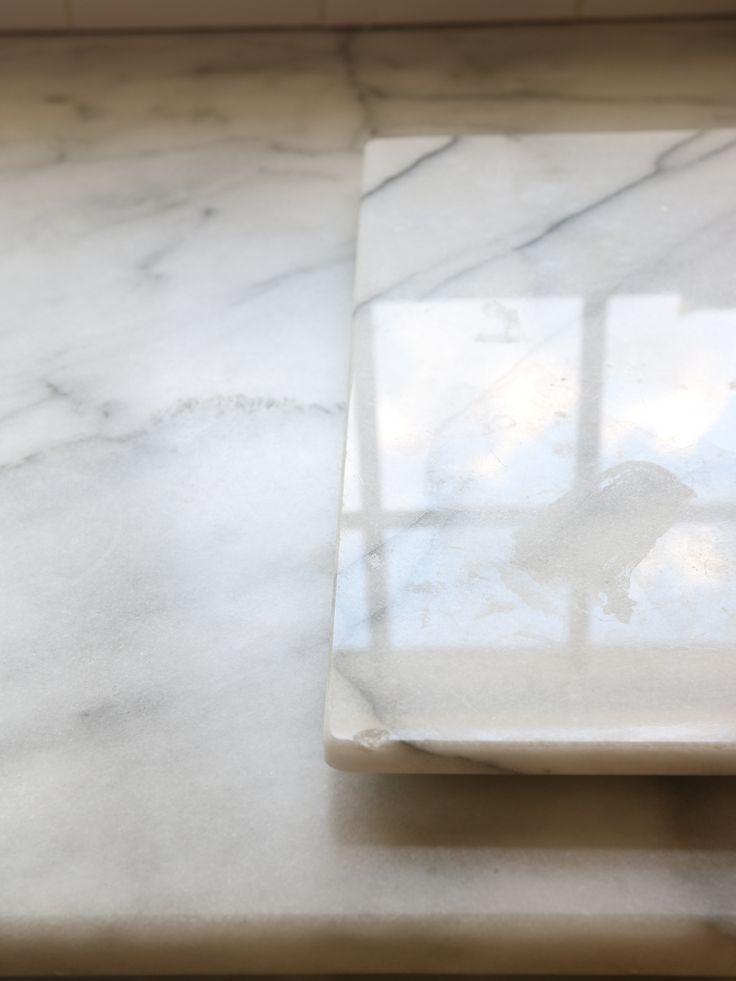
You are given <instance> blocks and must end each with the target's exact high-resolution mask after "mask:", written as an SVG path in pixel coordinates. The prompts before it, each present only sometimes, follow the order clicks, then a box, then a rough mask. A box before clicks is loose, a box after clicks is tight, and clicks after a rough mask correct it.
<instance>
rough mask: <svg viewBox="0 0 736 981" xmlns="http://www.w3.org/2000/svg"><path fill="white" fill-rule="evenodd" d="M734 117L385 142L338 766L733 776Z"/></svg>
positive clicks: (359, 418)
mask: <svg viewBox="0 0 736 981" xmlns="http://www.w3.org/2000/svg"><path fill="white" fill-rule="evenodd" d="M735 167H736V130H734V129H730V130H711V131H678V132H667V131H654V132H638V133H630V132H629V133H626V132H623V133H597V134H590V133H581V134H551V135H536V134H535V135H525V136H511V137H506V136H495V137H475V138H468V137H465V138H442V137H432V138H423V139H404V140H378V141H375V142H373V143H372V144H371V145H370V146H369V147H368V149H367V151H366V165H365V173H364V184H363V198H362V206H361V220H360V237H359V245H358V268H357V280H356V316H355V336H354V345H355V351H354V358H353V364H354V369H353V383H352V391H351V398H350V411H349V417H348V444H347V462H346V468H345V492H344V502H343V513H342V519H341V533H340V551H339V572H338V576H337V587H336V601H335V632H334V653H333V670H332V680H331V685H330V697H329V703H328V719H327V750H328V758H329V759H330V761H331V762H333V763H335V764H336V765H339V766H343V767H346V768H348V769H374V770H408V771H412V770H417V771H426V770H437V771H455V770H466V769H468V768H469V767H471V768H477V767H479V768H487V769H488V770H490V771H491V772H494V771H498V772H534V773H550V772H552V773H569V772H579V773H597V772H599V773H700V772H703V773H735V772H736V724H735V722H734V720H736V681H735V677H734V671H733V659H734V654H735V653H736V652H735V651H734V636H736V633H735V631H736V497H735V496H734V487H736V288H734V283H733V277H732V274H731V270H732V267H733V263H734V261H735V260H736V224H735V223H734V220H733V214H734V212H736V182H734V181H733V180H732V179H731V175H732V174H733V173H734V168H735Z"/></svg>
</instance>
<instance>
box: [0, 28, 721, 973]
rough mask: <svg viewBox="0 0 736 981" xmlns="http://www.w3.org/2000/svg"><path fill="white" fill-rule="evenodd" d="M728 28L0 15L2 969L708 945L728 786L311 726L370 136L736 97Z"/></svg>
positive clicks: (448, 959)
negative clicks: (396, 754)
mask: <svg viewBox="0 0 736 981" xmlns="http://www.w3.org/2000/svg"><path fill="white" fill-rule="evenodd" d="M735 43H736V25H730V24H725V23H718V24H712V23H711V24H697V23H688V24H667V25H663V24H656V25H652V24H646V25H645V24H642V25H639V26H637V27H631V26H630V25H613V26H611V25H606V26H605V27H603V28H600V27H598V26H594V25H586V26H572V25H571V26H569V27H566V28H565V29H564V30H562V29H560V28H558V27H549V28H537V27H534V28H529V29H527V28H517V27H514V28H493V29H482V28H473V29H470V30H465V29H454V30H441V31H436V30H428V31H423V30H422V31H417V30H401V31H391V30H387V31H375V32H369V33H356V34H353V33H350V32H334V33H333V32H319V31H304V32H280V31H279V32H263V31H259V32H254V33H252V34H248V33H238V34H237V35H235V34H229V33H228V34H222V35H210V34H207V35H197V36H193V35H187V36H183V35H179V36H174V37H164V36H159V35H156V36H147V37H134V36H114V37H99V36H96V37H86V36H82V37H79V36H77V37H72V36H69V37H64V38H47V37H44V38H24V39H16V38H13V39H7V38H6V39H3V40H2V42H0V117H1V118H2V120H3V125H2V132H3V139H2V140H1V141H0V176H1V178H2V182H3V185H2V186H3V192H4V193H3V194H2V195H0V219H1V220H0V270H1V271H2V282H3V306H2V330H1V331H0V377H1V379H2V384H0V781H1V782H0V787H1V788H2V793H0V973H3V974H5V975H11V976H12V975H20V974H26V975H30V974H33V973H35V974H45V975H47V976H57V977H58V976H59V975H60V974H63V975H70V974H71V975H73V974H80V973H87V974H91V975H97V976H100V975H109V974H111V973H114V974H118V975H124V974H131V973H144V974H146V973H147V974H148V975H149V976H150V975H162V974H167V973H168V974H170V973H172V972H175V973H179V974H184V975H191V974H198V973H199V974H201V973H218V972H220V973H228V972H229V973H236V974H237V973H241V974H242V973H254V974H258V973H264V972H268V973H272V974H273V973H297V974H299V975H305V974H307V973H310V972H340V971H345V972H353V973H359V972H365V971H369V972H370V971H382V972H386V973H391V972H399V971H412V972H421V971H428V970H429V971H433V972H454V973H457V972H461V971H466V972H489V971H493V972H497V973H504V972H505V973H513V974H519V973H523V972H531V973H534V972H537V973H543V974H549V973H551V972H553V971H556V972H558V973H560V974H562V975H567V976H569V975H572V974H583V975H586V974H587V975H591V974H600V973H602V972H608V973H614V974H615V973H625V974H627V975H631V974H632V973H634V972H638V973H640V974H655V973H656V974H667V973H670V974H679V975H688V974H689V975H703V974H709V975H717V974H720V975H731V976H733V975H736V899H735V897H736V785H734V782H733V781H731V780H728V779H719V778H697V779H695V778H693V779H683V780H674V779H649V778H637V779H628V778H626V779H622V778H609V779H598V778H577V777H571V778H568V779H565V780H559V779H556V778H544V777H530V778H525V777H509V778H507V779H504V780H487V779H478V778H476V777H467V778H466V777H463V776H457V775H453V776H447V777H445V776H431V775H429V776H412V775H396V776H392V777H384V776H382V775H373V774H349V773H339V772H337V771H335V770H332V769H330V768H329V767H328V766H326V765H325V763H324V760H323V754H322V736H321V721H322V709H323V700H324V678H325V667H326V665H327V662H328V651H329V633H330V625H331V600H332V584H333V576H334V549H335V540H336V528H337V517H338V511H339V492H340V470H341V460H342V450H343V438H344V428H345V404H344V403H345V399H346V395H347V371H348V358H349V348H350V343H349V342H350V327H349V325H350V308H351V291H352V280H353V250H354V239H355V217H356V213H357V203H358V191H359V175H360V166H361V152H362V146H363V143H364V141H365V138H366V136H367V135H368V134H369V133H371V132H374V133H379V134H381V135H403V136H408V135H426V134H427V133H436V134H443V133H446V132H448V131H451V130H454V131H463V132H468V133H472V132H477V131H484V132H489V131H499V130H504V129H508V127H509V126H510V125H512V126H513V128H514V129H515V130H516V131H520V132H523V131H539V130H542V129H545V128H549V127H553V128H556V129H560V130H570V129H583V130H588V131H590V130H595V129H598V130H606V129H611V128H615V127H616V126H619V127H620V128H628V129H631V128H643V129H651V128H656V127H657V126H662V127H669V128H686V127H693V128H708V127H714V126H736V102H735V100H734V92H735V91H736V64H735V62H734V58H733V50H734V44H735ZM684 65H685V67H686V70H685V69H684V68H683V66H684Z"/></svg>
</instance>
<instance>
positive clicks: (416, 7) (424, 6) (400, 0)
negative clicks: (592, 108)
mask: <svg viewBox="0 0 736 981" xmlns="http://www.w3.org/2000/svg"><path fill="white" fill-rule="evenodd" d="M574 11H575V2H574V0H324V15H323V16H324V23H325V24H329V25H338V26H339V25H341V24H345V25H350V24H356V25H360V24H366V25H368V24H418V23H452V22H456V23H463V22H472V21H514V20H565V19H568V18H571V17H572V16H573V14H574Z"/></svg>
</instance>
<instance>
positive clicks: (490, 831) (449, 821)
mask: <svg viewBox="0 0 736 981" xmlns="http://www.w3.org/2000/svg"><path fill="white" fill-rule="evenodd" d="M331 821H332V826H333V833H334V835H335V838H336V839H337V841H338V842H340V843H342V844H349V845H382V846H394V847H407V848H408V847H422V848H428V847H452V846H462V847H463V848H520V849H575V850H576V851H581V850H586V849H652V850H668V849H669V850H673V849H674V850H693V849H706V850H718V849H725V850H731V849H736V780H733V779H730V778H727V777H724V778H720V777H718V778H706V777H689V778H679V779H678V778H670V777H667V778H648V777H620V778H619V777H539V776H535V777H483V776H480V777H475V776H468V777H465V776H425V775H421V776H419V775H418V776H405V775H392V776H388V775H387V776H380V775H374V774H353V773H339V772H334V773H333V775H332V800H331Z"/></svg>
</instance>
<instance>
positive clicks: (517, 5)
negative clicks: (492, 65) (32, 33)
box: [0, 0, 736, 31]
mask: <svg viewBox="0 0 736 981" xmlns="http://www.w3.org/2000/svg"><path fill="white" fill-rule="evenodd" d="M701 14H736V0H0V30H6V31H7V30H69V29H72V30H73V29H76V28H79V29H89V30H101V29H108V28H110V29H116V28H117V29H134V28H167V27H183V28H196V27H230V26H232V27H241V26H242V27H286V26H288V27H297V26H319V25H325V26H340V25H363V24H364V25H371V24H375V25H381V24H432V23H472V22H474V21H504V22H508V21H515V20H559V21H565V20H576V19H594V18H615V17H679V16H693V15H701Z"/></svg>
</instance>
